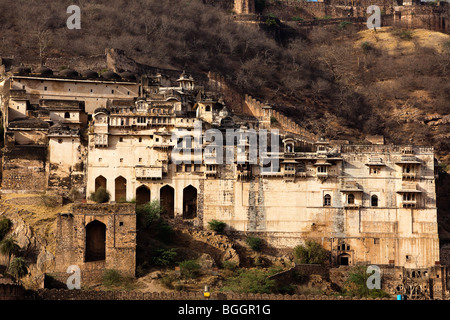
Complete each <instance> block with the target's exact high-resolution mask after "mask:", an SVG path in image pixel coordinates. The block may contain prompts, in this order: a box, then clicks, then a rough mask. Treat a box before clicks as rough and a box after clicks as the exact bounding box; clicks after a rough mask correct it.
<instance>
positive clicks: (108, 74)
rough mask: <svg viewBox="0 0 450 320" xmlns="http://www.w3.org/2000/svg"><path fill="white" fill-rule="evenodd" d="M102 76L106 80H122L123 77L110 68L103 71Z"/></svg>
mask: <svg viewBox="0 0 450 320" xmlns="http://www.w3.org/2000/svg"><path fill="white" fill-rule="evenodd" d="M102 78H103V79H106V80H120V79H121V77H120V76H119V75H118V74H117V73H115V72H114V71H111V70H108V71H106V72H104V73H102Z"/></svg>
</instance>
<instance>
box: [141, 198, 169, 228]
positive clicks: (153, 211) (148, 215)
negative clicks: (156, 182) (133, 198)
mask: <svg viewBox="0 0 450 320" xmlns="http://www.w3.org/2000/svg"><path fill="white" fill-rule="evenodd" d="M162 211H163V209H162V207H161V203H160V202H159V200H153V201H151V202H147V203H145V204H143V205H139V206H137V207H136V214H137V215H138V216H140V219H141V220H142V221H143V224H144V227H145V228H148V227H150V225H151V224H152V223H153V222H155V221H157V220H158V219H159V218H160V216H161V213H162Z"/></svg>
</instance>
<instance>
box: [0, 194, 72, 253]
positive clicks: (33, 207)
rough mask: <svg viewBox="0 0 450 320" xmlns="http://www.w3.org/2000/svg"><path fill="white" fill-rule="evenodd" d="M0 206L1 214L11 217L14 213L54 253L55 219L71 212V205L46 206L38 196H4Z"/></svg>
mask: <svg viewBox="0 0 450 320" xmlns="http://www.w3.org/2000/svg"><path fill="white" fill-rule="evenodd" d="M0 204H1V205H2V207H3V214H4V215H5V216H7V217H12V216H13V215H14V214H15V212H17V213H18V215H19V217H20V218H22V219H23V220H24V221H25V223H26V224H27V225H28V226H29V227H30V228H31V229H32V230H33V233H35V234H36V235H37V236H38V237H40V238H41V239H43V240H44V241H45V243H46V249H47V250H48V251H50V252H51V253H53V254H54V253H55V246H56V243H55V231H56V217H57V215H58V213H63V212H69V211H71V204H68V205H64V206H59V205H57V206H48V205H46V204H45V203H44V201H43V200H42V196H41V195H40V194H5V195H2V199H1V200H0Z"/></svg>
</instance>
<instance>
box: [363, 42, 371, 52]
mask: <svg viewBox="0 0 450 320" xmlns="http://www.w3.org/2000/svg"><path fill="white" fill-rule="evenodd" d="M361 49H363V51H364V53H367V52H368V51H370V50H373V46H372V44H371V43H370V42H368V41H364V42H363V43H361Z"/></svg>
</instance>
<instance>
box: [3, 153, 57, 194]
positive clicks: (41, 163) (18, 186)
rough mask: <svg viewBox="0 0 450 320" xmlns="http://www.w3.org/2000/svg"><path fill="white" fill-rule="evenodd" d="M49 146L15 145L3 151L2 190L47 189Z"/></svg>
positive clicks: (34, 190) (32, 190) (33, 190)
mask: <svg viewBox="0 0 450 320" xmlns="http://www.w3.org/2000/svg"><path fill="white" fill-rule="evenodd" d="M47 164H48V163H47V147H44V146H39V147H37V146H15V147H14V148H13V149H7V150H5V151H4V153H3V168H2V169H3V172H2V192H8V191H11V190H20V191H31V192H36V191H45V189H46V188H47V172H48V168H47Z"/></svg>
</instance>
